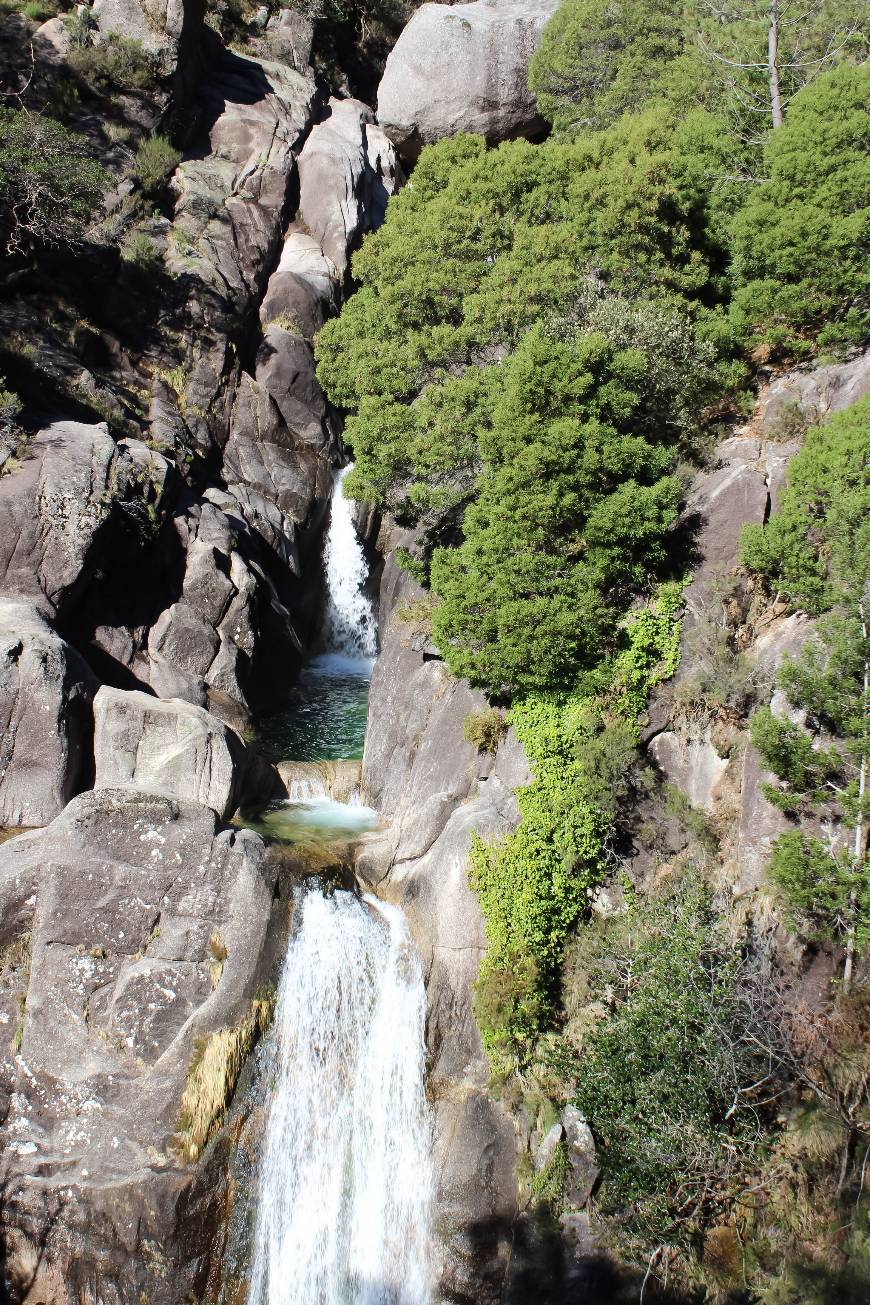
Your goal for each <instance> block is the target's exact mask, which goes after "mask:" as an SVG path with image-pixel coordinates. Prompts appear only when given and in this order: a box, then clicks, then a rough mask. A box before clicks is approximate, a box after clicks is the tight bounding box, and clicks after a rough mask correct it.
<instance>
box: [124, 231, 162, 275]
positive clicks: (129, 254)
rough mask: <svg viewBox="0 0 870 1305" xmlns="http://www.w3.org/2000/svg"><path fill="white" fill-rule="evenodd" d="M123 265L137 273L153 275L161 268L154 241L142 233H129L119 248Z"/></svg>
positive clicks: (158, 253)
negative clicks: (128, 266) (125, 264)
mask: <svg viewBox="0 0 870 1305" xmlns="http://www.w3.org/2000/svg"><path fill="white" fill-rule="evenodd" d="M121 255H122V257H123V259H124V261H125V263H129V264H130V265H131V266H132V267H135V268H136V269H137V270H138V271H140V272H144V273H153V272H156V271H158V270H159V269H160V268H162V266H163V260H162V258H161V256H160V251H159V249H158V248H157V246H156V245H155V244H154V241H153V240H152V239H151V237H150V236H149V235H147V233H146V232H144V231H131V232H130V234H129V236H127V238H126V239H125V241H124V244H123V246H122V248H121Z"/></svg>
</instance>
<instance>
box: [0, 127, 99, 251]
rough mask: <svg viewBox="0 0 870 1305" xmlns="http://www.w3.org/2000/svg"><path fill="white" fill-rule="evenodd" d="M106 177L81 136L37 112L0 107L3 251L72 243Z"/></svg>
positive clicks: (0, 237) (79, 234) (94, 206)
mask: <svg viewBox="0 0 870 1305" xmlns="http://www.w3.org/2000/svg"><path fill="white" fill-rule="evenodd" d="M109 180H110V178H109V176H108V174H107V173H106V172H104V170H103V169H102V168H101V167H100V165H99V163H97V161H96V159H95V158H94V155H93V151H92V149H91V147H90V145H89V144H88V142H87V140H86V139H85V138H84V137H83V136H77V135H75V133H73V132H69V131H67V130H66V128H65V127H62V126H61V125H60V123H57V122H53V121H52V120H51V119H50V118H42V117H40V115H39V114H37V113H30V112H28V111H27V110H25V109H3V108H0V240H2V242H3V244H4V246H5V248H6V250H7V252H10V253H11V252H13V251H25V252H26V251H28V250H30V249H32V248H33V247H35V246H39V245H65V244H74V243H75V242H76V241H78V240H79V239H81V237H82V235H83V233H84V230H85V227H86V226H87V224H88V223H89V222H90V220H91V218H92V217H93V215H94V213H95V212H96V210H97V207H98V206H99V203H100V199H101V197H102V194H103V191H104V190H105V189H106V188H107V187H108V184H109Z"/></svg>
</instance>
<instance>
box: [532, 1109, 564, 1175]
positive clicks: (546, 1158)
mask: <svg viewBox="0 0 870 1305" xmlns="http://www.w3.org/2000/svg"><path fill="white" fill-rule="evenodd" d="M564 1140H565V1129H564V1128H563V1126H562V1122H561V1120H557V1121H556V1123H555V1124H553V1125H552V1126H551V1127H550V1128H548V1129H547V1131H546V1133H545V1134H544V1136H543V1137H542V1138H541V1140H540V1142H539V1143H538V1145H537V1146H536V1147H535V1153H534V1166H535V1173H536V1174H540V1173H542V1172H543V1171H544V1170H545V1169H546V1167H547V1165H548V1164H549V1163H550V1161H551V1160H552V1159H553V1156H554V1155H555V1154H556V1147H557V1146H560V1145H561V1143H562V1142H564Z"/></svg>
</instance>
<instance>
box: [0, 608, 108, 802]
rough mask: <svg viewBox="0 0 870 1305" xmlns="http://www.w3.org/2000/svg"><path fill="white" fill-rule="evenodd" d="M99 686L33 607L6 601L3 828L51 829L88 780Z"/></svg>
mask: <svg viewBox="0 0 870 1305" xmlns="http://www.w3.org/2000/svg"><path fill="white" fill-rule="evenodd" d="M96 690H97V681H96V678H95V676H94V675H93V674H92V673H91V671H90V669H89V667H88V666H87V665H86V664H85V662H84V661H83V660H82V658H81V657H80V656H79V655H78V653H77V652H75V650H74V649H73V648H71V647H70V646H69V644H67V643H66V642H65V641H64V640H63V639H61V638H60V636H59V635H58V634H56V633H55V631H54V630H52V628H51V626H50V625H49V624H48V622H47V621H46V620H45V618H44V617H43V616H42V614H41V613H40V612H39V611H38V610H37V609H36V607H34V606H33V604H32V603H29V602H26V601H23V600H20V599H14V598H0V825H13V826H14V825H45V824H48V822H49V821H50V820H53V819H54V817H55V816H56V815H58V814H59V813H60V812H61V811H62V810H63V808H64V807H65V806H66V804H67V802H68V801H69V800H70V798H71V797H72V796H73V794H74V793H76V792H77V790H78V786H79V784H80V783H81V782H82V781H83V780H85V779H86V778H87V762H88V759H89V756H90V750H91V738H92V735H93V721H92V717H91V699H92V698H93V695H94V693H95V692H96Z"/></svg>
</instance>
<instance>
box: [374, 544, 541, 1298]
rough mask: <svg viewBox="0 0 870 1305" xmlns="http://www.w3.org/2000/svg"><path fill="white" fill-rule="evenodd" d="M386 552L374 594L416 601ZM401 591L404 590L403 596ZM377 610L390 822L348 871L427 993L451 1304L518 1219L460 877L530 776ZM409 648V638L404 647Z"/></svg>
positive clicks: (474, 915) (475, 1292)
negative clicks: (401, 944)
mask: <svg viewBox="0 0 870 1305" xmlns="http://www.w3.org/2000/svg"><path fill="white" fill-rule="evenodd" d="M394 571H395V567H394V566H393V565H391V563H390V562H389V560H388V563H387V566H386V568H385V572H384V584H383V585H382V589H381V595H382V604H384V603H385V597H386V596H387V595H388V594H389V595H392V598H393V600H394V601H398V599H399V597H400V596H401V597H404V598H409V597H410V598H413V597H414V586H413V583H412V582H410V581H408V580H407V578H405V580H404V582H403V586H402V587H401V588H397V586H396V585H395V584H394V581H395V575H394ZM402 590H404V592H402ZM382 616H384V617H385V628H384V632H383V635H382V651H381V655H380V658H379V660H378V663H377V666H376V668H375V673H374V677H373V680H372V687H371V699H370V709H369V710H370V714H369V722H370V723H369V728H368V732H367V735H366V748H365V755H364V759H363V792H364V797H365V799H366V800H367V801H368V802H370V803H371V805H373V806H375V807H377V809H378V811H379V812H380V813H381V815H382V817H384V819H385V821H386V822H388V823H387V827H386V829H385V830H384V831H383V833H382V834H381V835H380V836H379V837H377V838H376V839H373V840H371V841H367V842H366V844H365V846H364V848H363V849H362V850H361V853H360V856H359V859H358V863H357V873H358V875H359V877H360V878H361V879H362V880H363V881H364V882H365V883H366V884H367V885H369V886H370V887H371V888H372V889H373V890H374V891H375V892H377V894H378V895H379V896H381V897H384V898H386V899H387V900H389V901H392V902H395V903H397V904H398V905H399V906H401V907H402V909H403V910H404V912H405V914H406V916H407V918H408V922H409V926H410V929H411V932H412V935H413V937H414V941H415V943H416V945H417V947H418V949H419V951H420V955H421V957H422V961H423V969H424V974H425V976H426V988H427V998H428V1010H427V1023H426V1037H427V1046H428V1053H429V1066H430V1067H429V1089H430V1092H431V1094H432V1097H433V1099H434V1101H435V1110H436V1140H435V1166H436V1181H437V1219H438V1234H439V1238H440V1242H441V1245H442V1247H443V1252H444V1253H443V1262H442V1264H441V1290H442V1291H444V1292H445V1293H447V1294H448V1295H449V1299H451V1300H456V1301H468V1302H471V1301H474V1302H480V1303H481V1305H485V1303H486V1302H490V1301H493V1302H494V1301H497V1300H499V1299H500V1292H501V1288H502V1283H503V1280H504V1274H505V1270H506V1265H507V1262H508V1259H509V1246H510V1240H511V1228H512V1224H513V1221H514V1219H515V1218H516V1215H517V1183H516V1172H515V1165H516V1141H515V1131H514V1126H513V1122H512V1120H511V1118H510V1116H509V1115H508V1113H507V1112H506V1111H505V1110H504V1109H503V1108H502V1107H501V1106H499V1105H498V1104H497V1103H495V1102H494V1101H492V1100H491V1099H490V1097H489V1095H488V1093H487V1081H488V1066H487V1062H486V1057H485V1054H484V1052H483V1049H482V1046H481V1043H480V1036H479V1034H478V1031H477V1027H476V1025H475V1022H474V1015H473V1011H472V989H473V985H474V982H475V980H476V978H477V971H478V966H479V963H480V960H481V957H482V956H483V954H484V952H485V950H486V935H485V931H484V924H483V918H482V916H481V913H480V907H479V905H478V902H477V898H476V896H475V894H474V892H473V891H472V890H471V889H470V888H469V886H468V878H467V861H468V851H469V846H470V841H471V834H472V832H473V831H476V832H477V833H479V834H480V835H481V836H484V837H485V836H487V835H493V836H497V835H499V834H502V833H506V832H508V831H509V830H510V829H512V828H513V827H514V826H515V825H516V822H517V820H518V815H519V813H518V810H517V806H516V800H515V798H514V794H513V789H514V788H515V787H516V786H518V785H520V784H523V783H527V782H528V779H529V774H528V767H527V764H526V761H525V758H524V755H523V753H522V750H521V749H520V747H519V745H518V744H517V742H516V740H515V739H514V738H513V737H512V736H511V735H508V736H507V738H506V739H505V740H504V742H503V743H502V744H501V746H500V747H499V750H498V753H497V754H496V756H495V757H494V758H493V757H491V756H488V755H481V754H480V753H478V752H477V750H476V749H475V748H474V747H473V746H472V745H471V744H469V743H467V742H465V740H464V739H463V737H462V723H463V720H464V718H465V716H466V715H467V714H468V713H469V712H473V711H480V710H481V708H482V707H483V706H484V705H485V702H484V699H483V696H482V695H481V694H479V693H476V692H474V691H473V690H471V689H470V688H469V687H468V685H466V684H465V683H463V682H461V681H456V680H454V679H453V678H452V676H450V674H449V673H448V672H447V670H446V668H445V667H444V666H443V664H442V663H441V662H440V661H438V660H436V659H434V658H433V657H432V656H431V653H428V652H427V651H426V650H425V649H426V643H425V641H422V646H421V641H420V640H419V639H417V638H416V637H415V636H414V634H413V632H412V631H410V630H409V629H408V628H406V627H405V626H403V623H402V620H401V615H400V611H397V610H396V609H394V610H393V614H392V617H387V616H386V613H385V612H384V610H383V607H382ZM415 645H416V646H415Z"/></svg>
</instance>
